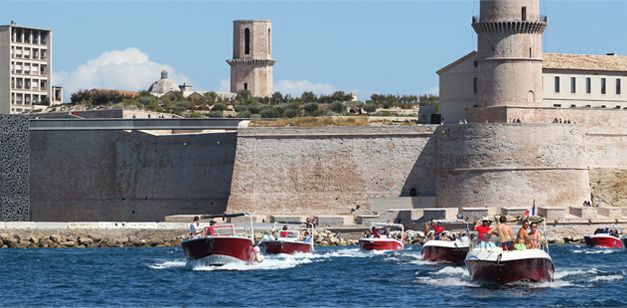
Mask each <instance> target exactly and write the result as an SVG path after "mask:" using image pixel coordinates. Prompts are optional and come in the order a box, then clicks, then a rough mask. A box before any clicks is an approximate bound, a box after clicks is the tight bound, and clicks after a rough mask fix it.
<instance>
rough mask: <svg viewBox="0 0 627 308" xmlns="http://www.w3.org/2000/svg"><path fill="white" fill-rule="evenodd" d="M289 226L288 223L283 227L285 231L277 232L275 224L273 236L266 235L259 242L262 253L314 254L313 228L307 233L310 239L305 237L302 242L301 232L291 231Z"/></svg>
mask: <svg viewBox="0 0 627 308" xmlns="http://www.w3.org/2000/svg"><path fill="white" fill-rule="evenodd" d="M287 225H288V224H287V223H285V224H284V225H283V229H284V230H281V231H279V232H275V230H276V223H275V226H274V227H273V228H272V230H273V232H272V235H268V234H267V235H264V238H263V239H262V240H261V242H259V248H260V249H261V252H263V253H264V254H295V253H314V241H313V226H311V228H310V229H309V230H307V231H306V233H308V235H307V236H308V237H305V236H306V235H303V240H301V239H300V230H293V229H292V230H289V229H288V228H287ZM299 225H300V223H299Z"/></svg>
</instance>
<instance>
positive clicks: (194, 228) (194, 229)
mask: <svg viewBox="0 0 627 308" xmlns="http://www.w3.org/2000/svg"><path fill="white" fill-rule="evenodd" d="M188 230H189V237H195V236H197V235H199V234H201V233H202V230H201V229H200V217H198V216H194V221H193V222H192V223H191V224H190V225H189V228H188Z"/></svg>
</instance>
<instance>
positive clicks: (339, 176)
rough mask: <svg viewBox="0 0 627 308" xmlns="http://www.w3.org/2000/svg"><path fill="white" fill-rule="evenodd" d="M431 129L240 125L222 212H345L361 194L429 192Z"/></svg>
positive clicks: (362, 207) (358, 206)
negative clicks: (231, 181) (227, 209)
mask: <svg viewBox="0 0 627 308" xmlns="http://www.w3.org/2000/svg"><path fill="white" fill-rule="evenodd" d="M434 129H435V126H407V127H398V126H397V127H325V128H247V129H240V131H239V133H238V141H237V154H236V157H235V164H234V171H233V183H232V185H231V197H230V199H229V211H249V212H254V213H255V214H264V213H283V214H350V213H351V212H368V199H369V198H375V197H397V196H409V195H412V194H415V195H417V196H434V195H435V144H434V143H433V140H432V139H431V136H432V133H433V130H434Z"/></svg>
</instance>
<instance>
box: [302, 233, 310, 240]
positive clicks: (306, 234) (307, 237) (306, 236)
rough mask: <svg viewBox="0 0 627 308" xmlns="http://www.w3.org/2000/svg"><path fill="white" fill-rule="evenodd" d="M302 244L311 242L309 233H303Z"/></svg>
mask: <svg viewBox="0 0 627 308" xmlns="http://www.w3.org/2000/svg"><path fill="white" fill-rule="evenodd" d="M303 242H311V235H309V231H305V234H304V235H303Z"/></svg>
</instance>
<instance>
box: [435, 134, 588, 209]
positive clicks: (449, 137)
mask: <svg viewBox="0 0 627 308" xmlns="http://www.w3.org/2000/svg"><path fill="white" fill-rule="evenodd" d="M435 136H437V171H438V173H437V205H438V207H490V208H496V207H501V206H504V205H508V206H512V207H530V206H531V205H532V204H534V202H535V204H536V205H538V206H571V205H581V204H582V203H583V201H584V200H589V198H590V188H589V180H588V169H587V161H586V159H585V157H586V156H585V148H584V132H583V131H582V130H581V129H579V128H578V127H576V126H574V125H560V124H526V125H517V124H466V125H446V126H442V127H440V128H439V129H438V130H437V131H436V132H435Z"/></svg>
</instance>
